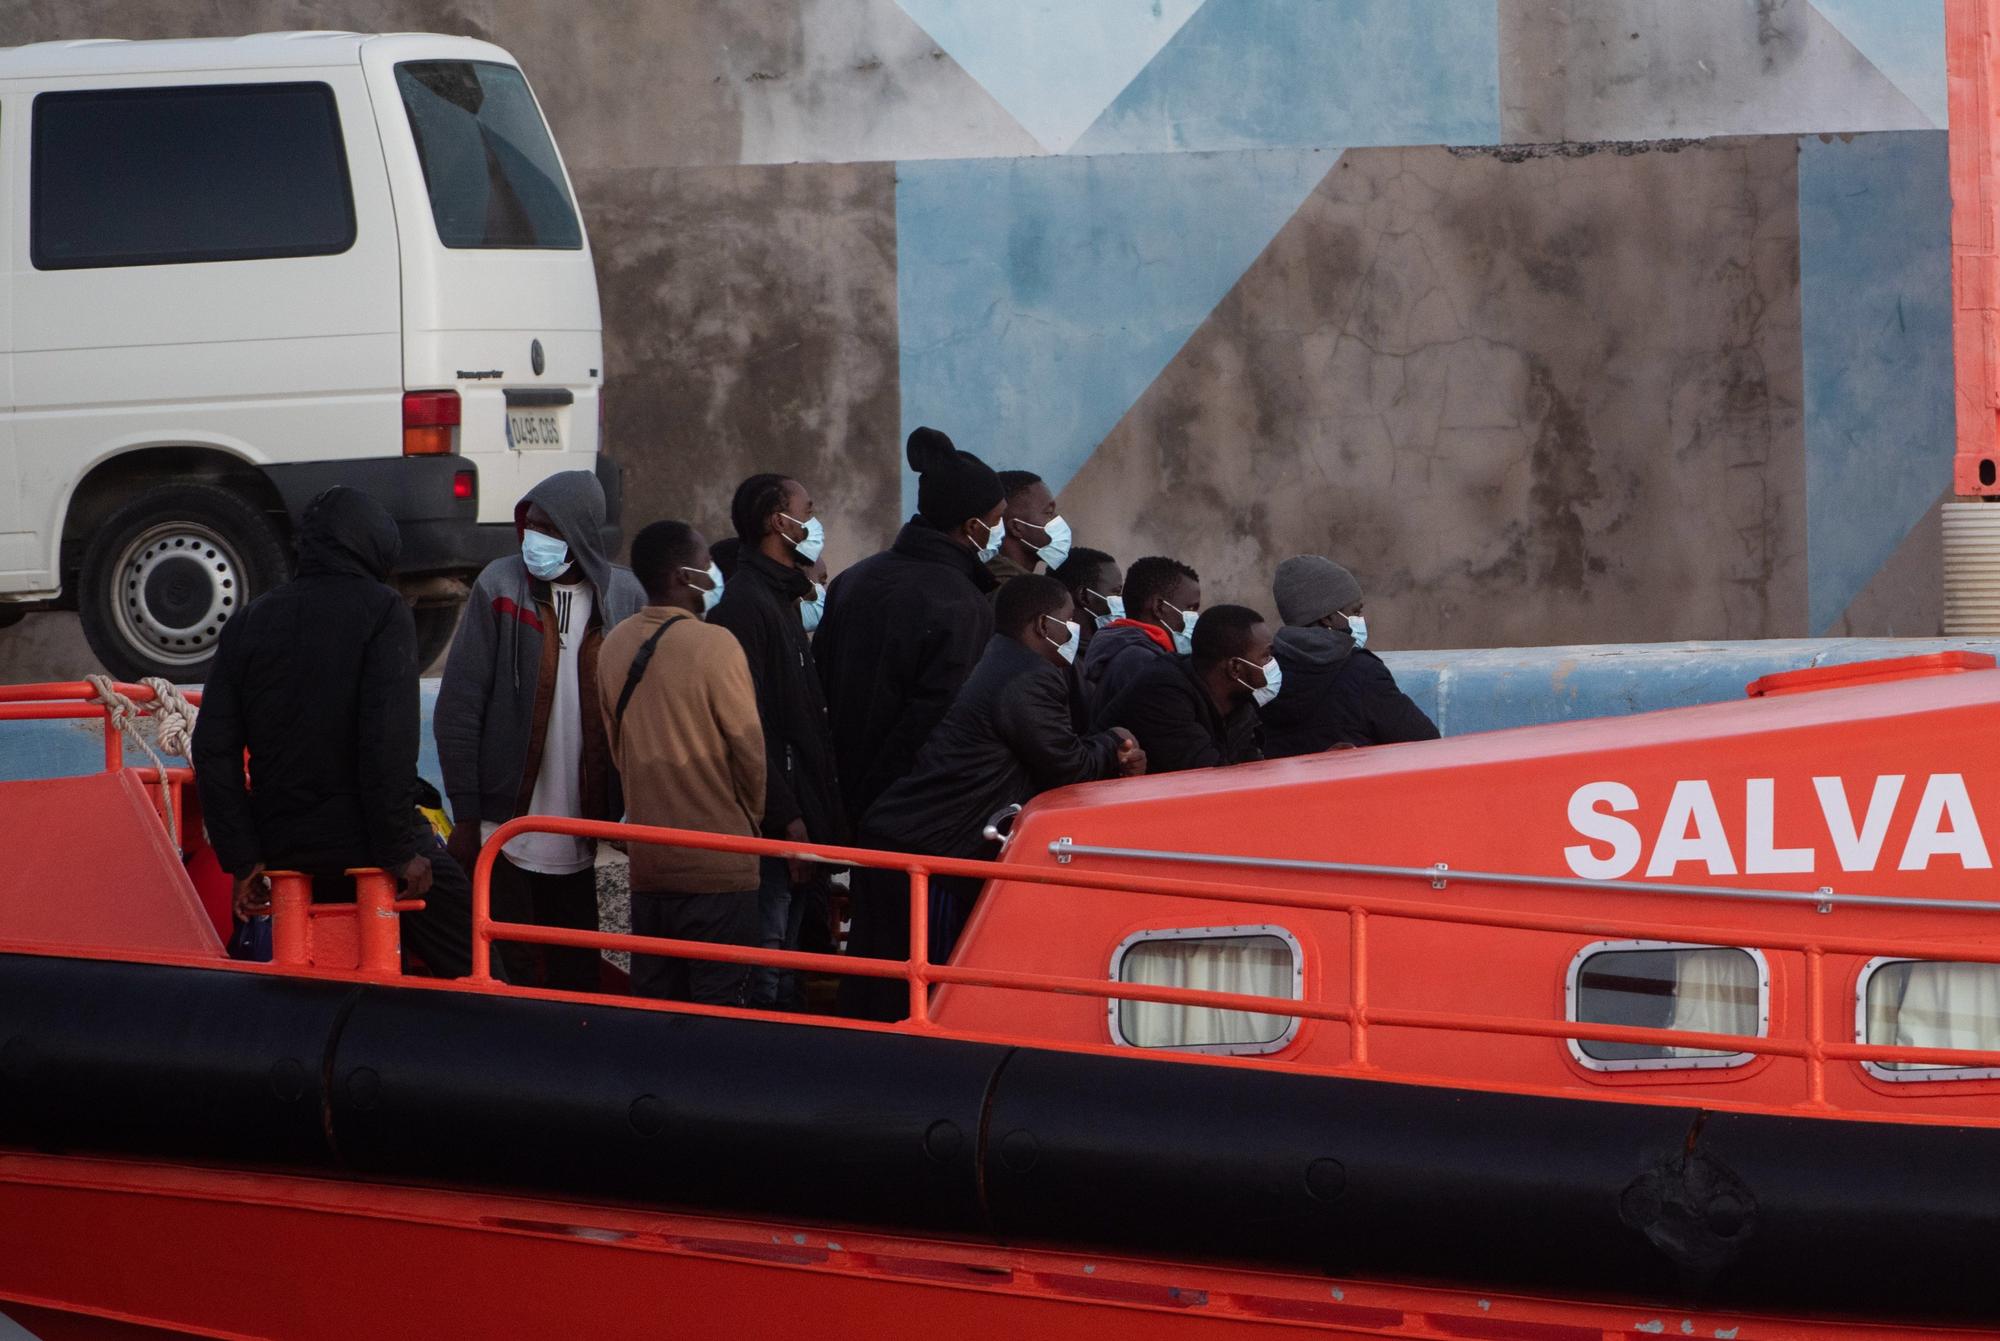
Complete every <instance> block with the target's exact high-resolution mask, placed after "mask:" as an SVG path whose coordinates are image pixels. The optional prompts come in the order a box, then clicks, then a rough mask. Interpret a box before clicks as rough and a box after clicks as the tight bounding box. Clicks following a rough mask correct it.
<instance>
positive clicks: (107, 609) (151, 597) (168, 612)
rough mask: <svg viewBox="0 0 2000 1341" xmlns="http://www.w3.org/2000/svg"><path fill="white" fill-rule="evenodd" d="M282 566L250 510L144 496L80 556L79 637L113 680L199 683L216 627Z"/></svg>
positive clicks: (188, 487) (112, 519)
mask: <svg viewBox="0 0 2000 1341" xmlns="http://www.w3.org/2000/svg"><path fill="white" fill-rule="evenodd" d="M290 573H291V564H290V561H289V559H288V556H287V554H286V551H285V545H284V541H283V539H282V537H281V536H280V534H279V532H278V528H277V526H276V525H274V524H273V522H272V520H271V519H270V518H269V517H268V516H266V515H265V514H264V512H262V511H261V510H260V509H259V508H258V507H257V506H256V505H255V504H253V503H251V502H250V501H249V500H247V499H245V498H244V497H243V496H242V495H240V494H237V493H233V492H231V491H230V490H228V489H221V488H217V487H215V486H214V485H208V484H175V485H169V486H168V487H166V488H160V489H149V490H147V491H146V492H145V493H142V494H140V495H139V496H138V497H136V498H134V499H132V500H131V501H130V502H128V503H125V504H124V505H122V506H121V507H119V508H118V509H117V510H116V511H115V512H113V513H112V514H111V515H110V516H109V517H107V518H105V520H104V522H103V524H102V525H100V526H99V527H98V528H97V534H96V535H95V536H93V537H92V538H91V541H90V544H89V546H88V547H87V548H86V549H85V550H84V552H83V567H82V569H81V570H80V572H79V574H78V579H77V586H78V591H77V613H78V614H79V615H81V616H82V619H83V636H84V637H85V638H86V639H87V640H88V641H89V643H90V650H91V651H92V652H95V653H96V654H97V659H98V660H99V661H100V662H102V663H103V664H104V668H105V669H106V670H108V671H110V672H111V674H112V675H114V676H115V677H117V678H118V679H120V680H140V679H143V678H145V677H146V676H149V675H157V676H161V677H162V678H164V679H168V680H173V681H175V682H177V683H183V684H184V683H188V682H190V681H198V680H202V679H205V678H206V677H207V675H208V668H209V665H210V663H211V662H212V661H213V660H214V658H215V646H216V640H217V639H218V638H219V637H220V636H221V634H222V626H223V625H224V624H225V623H227V622H228V620H229V619H230V618H231V617H232V616H233V615H235V614H237V613H239V612H241V611H242V610H243V609H244V608H245V607H246V606H248V605H249V604H250V602H251V601H254V600H255V599H257V597H259V596H261V595H263V594H264V593H265V592H267V591H269V590H270V589H271V588H273V587H275V586H277V585H278V584H279V583H281V582H283V581H284V580H285V579H286V578H287V577H289V576H290Z"/></svg>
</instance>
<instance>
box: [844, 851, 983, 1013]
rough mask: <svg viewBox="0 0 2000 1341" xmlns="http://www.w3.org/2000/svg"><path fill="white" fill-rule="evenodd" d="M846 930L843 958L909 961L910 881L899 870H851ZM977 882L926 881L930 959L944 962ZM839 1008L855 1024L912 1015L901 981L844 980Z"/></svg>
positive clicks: (953, 879) (968, 912)
mask: <svg viewBox="0 0 2000 1341" xmlns="http://www.w3.org/2000/svg"><path fill="white" fill-rule="evenodd" d="M849 879H850V881H851V884H850V890H851V892H852V894H853V903H852V914H851V916H850V918H849V925H848V928H847V953H848V954H850V955H853V956H854V957H855V958H857V959H907V958H909V955H910V877H909V876H907V875H905V874H903V873H902V872H901V871H877V870H870V869H867V868H864V867H859V866H857V867H855V868H854V874H853V875H852V876H850V877H849ZM980 884H981V882H980V881H978V880H972V879H968V878H966V877H964V876H956V875H934V876H932V877H931V880H930V911H931V923H932V925H931V936H930V945H929V948H930V957H931V961H932V962H933V963H942V962H944V961H945V960H946V959H949V958H950V957H951V948H952V946H953V945H955V944H956V943H957V941H958V933H959V932H960V930H962V929H963V928H964V926H965V919H966V918H967V917H969V916H971V914H972V905H973V903H974V901H975V900H977V899H978V897H979V890H980ZM838 1008H839V1011H840V1013H841V1014H842V1015H845V1016H847V1017H848V1018H850V1019H856V1020H900V1019H903V1018H905V1017H907V1016H908V1015H909V1013H910V986H909V984H908V983H907V982H905V981H904V980H903V979H901V978H842V979H841V980H840V995H839V998H838Z"/></svg>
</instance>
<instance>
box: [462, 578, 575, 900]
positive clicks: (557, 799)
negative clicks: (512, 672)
mask: <svg viewBox="0 0 2000 1341" xmlns="http://www.w3.org/2000/svg"><path fill="white" fill-rule="evenodd" d="M549 597H550V600H551V601H552V602H553V603H554V604H555V609H556V626H555V627H554V628H553V629H551V630H549V631H548V634H552V635H553V636H554V637H555V638H556V639H557V640H558V647H559V649H560V650H559V651H557V653H556V692H555V698H554V699H553V700H552V701H551V702H550V703H549V722H548V730H547V733H546V734H545V735H544V736H543V738H542V763H541V768H540V769H539V770H538V771H537V772H536V774H535V790H534V794H533V796H532V797H531V798H530V799H529V801H528V813H529V814H531V815H562V816H566V817H567V818H570V819H580V818H582V813H583V797H582V796H581V795H580V794H579V784H578V777H577V775H578V772H579V771H580V766H581V761H582V757H583V691H582V687H581V686H580V685H579V683H578V681H577V672H576V653H577V648H579V647H581V646H582V645H583V634H584V630H585V629H587V628H589V627H590V612H591V609H592V604H593V600H594V592H593V591H592V589H591V586H590V584H589V583H588V582H572V583H568V584H566V585H564V586H552V587H550V588H549ZM544 636H548V635H544ZM592 690H593V692H594V691H595V686H592ZM594 701H595V700H593V702H594ZM499 827H500V826H499V825H498V824H496V823H493V822H491V821H488V822H486V823H485V824H482V825H481V826H480V834H479V837H480V839H481V841H484V840H486V839H488V838H491V837H492V836H493V831H494V830H495V829H497V828H499ZM502 851H504V852H505V853H506V854H507V859H508V860H509V861H511V862H513V863H514V864H515V865H516V866H518V867H520V868H521V869H522V870H524V871H537V872H540V873H541V874H543V875H572V874H574V873H576V872H577V871H581V870H584V869H586V868H587V867H589V866H590V865H591V863H592V862H593V861H595V860H596V857H597V844H596V843H595V842H593V841H592V840H590V839H587V838H571V837H570V836H569V835H568V834H555V833H524V834H521V835H519V836H518V837H516V838H515V839H514V840H513V841H512V842H510V843H508V844H507V846H506V847H505V848H503V849H502Z"/></svg>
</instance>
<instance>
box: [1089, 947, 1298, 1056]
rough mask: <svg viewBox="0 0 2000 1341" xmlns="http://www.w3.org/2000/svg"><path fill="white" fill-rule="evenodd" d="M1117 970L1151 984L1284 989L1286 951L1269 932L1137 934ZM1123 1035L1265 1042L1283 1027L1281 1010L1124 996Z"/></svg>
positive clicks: (1287, 987)
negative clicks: (1153, 937)
mask: <svg viewBox="0 0 2000 1341" xmlns="http://www.w3.org/2000/svg"><path fill="white" fill-rule="evenodd" d="M1119 976H1120V977H1121V978H1123V979H1124V980H1125V981H1126V982H1129V983H1144V984H1146V985H1148V986H1151V987H1189V988H1195V989H1198V990H1201V991H1206V992H1238V993H1242V994H1243V995H1246V996H1284V997H1288V996H1291V995H1292V994H1293V993H1292V952H1291V948H1290V947H1289V946H1288V945H1286V944H1285V943H1284V942H1283V941H1281V940H1278V939H1276V938H1275V937H1271V936H1228V937H1221V936H1218V937H1212V938H1207V939H1199V940H1197V939H1187V940H1159V941H1142V942H1140V943H1139V944H1137V945H1134V946H1133V947H1132V948H1131V949H1129V950H1127V951H1126V952H1125V958H1124V959H1123V960H1122V961H1121V962H1120V964H1119ZM1119 1023H1120V1025H1121V1027H1122V1030H1123V1032H1124V1035H1125V1041H1126V1042H1128V1043H1130V1044H1132V1045H1133V1046H1134V1047H1140V1048H1180V1047H1198V1046H1211V1047H1213V1046H1224V1045H1229V1044H1250V1043H1271V1042H1275V1041H1277V1040H1278V1039H1279V1038H1281V1037H1283V1036H1284V1032H1285V1030H1287V1029H1289V1028H1290V1027H1291V1023H1292V1021H1291V1017H1290V1016H1288V1015H1255V1014H1251V1013H1249V1012H1247V1011H1239V1010H1216V1009H1214V1008H1212V1007H1207V1006H1174V1005H1167V1004H1166V1003H1164V1002H1158V1001H1127V1002H1125V1003H1124V1004H1123V1006H1122V1007H1121V1009H1120V1012H1119Z"/></svg>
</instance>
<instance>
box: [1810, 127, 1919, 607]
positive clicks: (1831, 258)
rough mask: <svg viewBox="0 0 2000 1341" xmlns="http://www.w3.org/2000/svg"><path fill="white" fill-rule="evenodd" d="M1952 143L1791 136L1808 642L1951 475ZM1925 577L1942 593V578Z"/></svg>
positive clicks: (1877, 567) (1911, 136)
mask: <svg viewBox="0 0 2000 1341" xmlns="http://www.w3.org/2000/svg"><path fill="white" fill-rule="evenodd" d="M1945 138H1946V137H1945V136H1944V135H1941V134H1939V133H1938V132H1936V131H1915V132H1900V133H1892V134H1886V135H1811V136H1803V137H1801V139H1800V141H1799V289H1800V295H1801V300H1802V303H1803V313H1804V323H1803V324H1804V331H1805V433H1806V548H1807V553H1808V555H1809V556H1810V559H1811V580H1810V588H1809V591H1808V593H1807V601H1808V606H1809V618H1808V628H1807V632H1808V633H1811V634H1814V635H1820V634H1825V633H1828V632H1831V631H1832V630H1833V629H1834V627H1835V625H1836V624H1837V623H1838V622H1839V621H1840V620H1841V619H1842V618H1843V617H1845V618H1849V619H1852V618H1853V617H1854V614H1855V612H1854V610H1853V606H1854V602H1855V601H1856V600H1857V599H1858V598H1859V597H1860V595H1861V593H1862V591H1863V590H1864V589H1865V588H1866V587H1867V586H1868V585H1869V583H1870V581H1871V580H1872V579H1875V578H1876V577H1878V576H1880V575H1881V574H1882V572H1883V566H1884V565H1885V564H1887V563H1888V562H1889V561H1890V560H1891V558H1892V556H1894V555H1895V554H1896V553H1897V552H1898V548H1899V546H1901V544H1902V542H1903V540H1904V537H1906V536H1907V535H1909V533H1910V531H1911V530H1912V528H1914V527H1915V526H1917V525H1918V523H1919V521H1920V520H1921V519H1922V518H1923V517H1924V516H1925V515H1926V514H1927V513H1928V512H1930V511H1931V510H1932V509H1933V508H1934V507H1935V505H1936V503H1937V498H1938V494H1939V493H1940V492H1941V490H1942V489H1943V488H1944V486H1945V484H1946V482H1947V481H1949V480H1950V478H1951V462H1952V453H1953V450H1954V448H1955V446H1956V436H1955V425H1956V418H1955V409H1956V406H1955V403H1954V401H1953V388H1952V305H1951V293H1952V288H1951V184H1950V174H1949V171H1948V166H1947V159H1946V145H1945ZM1930 580H1931V584H1932V586H1933V587H1935V588H1937V589H1938V590H1939V591H1940V593H1941V592H1942V585H1943V581H1944V578H1943V572H1942V569H1941V567H1940V568H1938V569H1933V570H1932V574H1931V578H1930ZM1863 627H1866V628H1867V631H1868V632H1870V633H1889V632H1901V631H1904V626H1901V625H1896V626H1880V627H1877V626H1870V625H1864V626H1863ZM1939 627H1940V628H1941V627H1942V625H1941V624H1940V626H1939Z"/></svg>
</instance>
